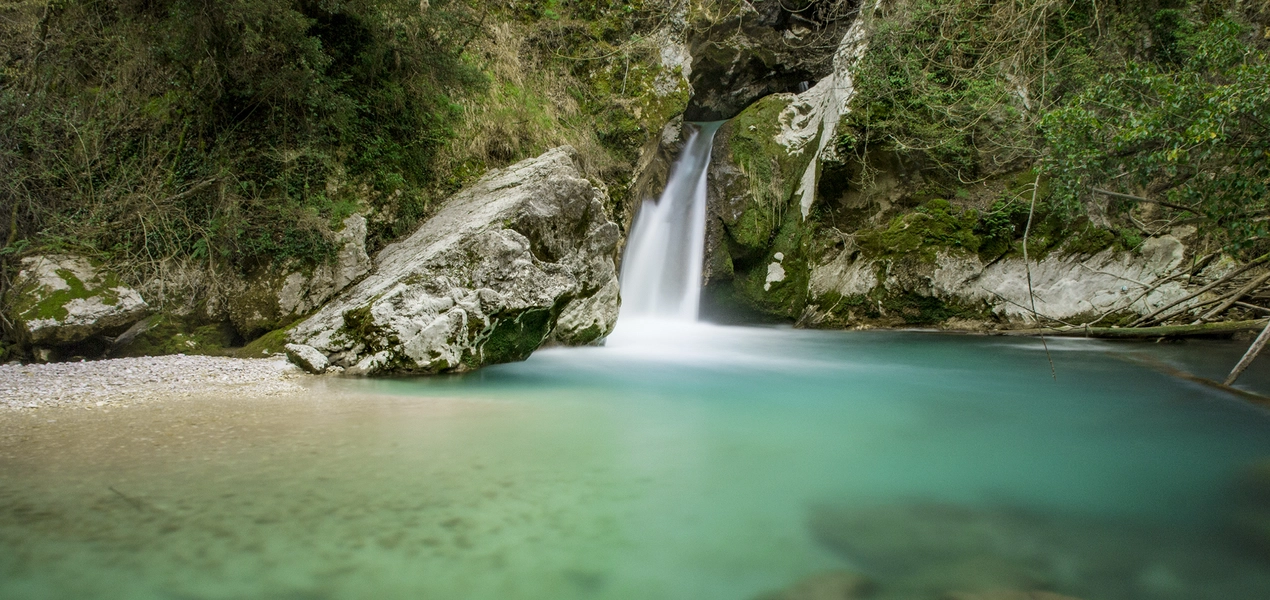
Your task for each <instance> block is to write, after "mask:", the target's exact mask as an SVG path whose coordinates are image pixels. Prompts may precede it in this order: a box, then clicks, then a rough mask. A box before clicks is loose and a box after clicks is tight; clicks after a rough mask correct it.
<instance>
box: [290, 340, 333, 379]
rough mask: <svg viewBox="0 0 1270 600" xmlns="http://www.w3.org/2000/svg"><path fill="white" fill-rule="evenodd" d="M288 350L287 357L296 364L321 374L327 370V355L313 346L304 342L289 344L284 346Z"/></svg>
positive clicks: (315, 373)
mask: <svg viewBox="0 0 1270 600" xmlns="http://www.w3.org/2000/svg"><path fill="white" fill-rule="evenodd" d="M284 348H286V351H287V359H289V360H290V361H291V362H292V363H294V364H295V365H296V366H298V367H300V368H301V369H304V370H305V371H308V372H310V373H313V374H314V375H321V374H322V373H325V372H326V366H327V364H328V363H327V360H326V355H325V354H322V353H321V352H318V351H317V349H316V348H314V347H313V346H306V345H304V344H287V345H286V346H284Z"/></svg>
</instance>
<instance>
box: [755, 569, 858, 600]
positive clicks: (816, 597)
mask: <svg viewBox="0 0 1270 600" xmlns="http://www.w3.org/2000/svg"><path fill="white" fill-rule="evenodd" d="M875 590H876V586H875V585H874V584H873V581H872V580H870V579H869V578H868V577H865V576H864V575H861V574H859V573H854V572H852V571H846V570H842V569H838V570H833V571H824V572H821V573H815V574H813V575H809V576H807V577H804V578H803V579H801V580H799V581H798V582H797V583H795V584H794V585H791V586H789V587H788V588H785V589H783V590H780V591H777V592H770V593H767V594H763V595H761V596H759V597H757V598H755V600H859V599H861V598H868V597H870V596H872V595H873V593H874V591H875Z"/></svg>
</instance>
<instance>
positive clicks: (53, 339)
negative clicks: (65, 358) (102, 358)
mask: <svg viewBox="0 0 1270 600" xmlns="http://www.w3.org/2000/svg"><path fill="white" fill-rule="evenodd" d="M11 293H13V294H15V295H16V296H15V298H14V299H13V300H12V301H11V302H10V303H9V304H10V306H11V307H12V318H13V321H14V323H15V324H17V326H18V328H19V329H20V330H21V333H22V336H23V337H24V339H25V341H26V342H27V343H29V344H32V345H35V346H58V345H65V344H74V343H77V342H82V341H84V340H87V339H88V338H90V337H93V336H97V335H110V334H117V333H119V332H120V331H122V330H125V329H127V328H128V326H130V325H132V324H133V323H136V322H137V321H139V320H141V319H142V318H144V317H145V316H146V314H147V313H148V312H149V310H150V307H149V306H148V305H147V304H146V302H145V300H143V299H142V298H141V294H139V293H137V291H136V290H134V289H132V288H131V287H128V286H126V285H124V284H123V283H121V282H120V281H119V278H118V277H117V276H115V274H113V273H110V272H108V271H104V270H101V269H99V268H97V267H96V266H94V265H93V264H92V263H91V262H89V260H88V259H87V258H84V257H81V256H70V255H44V256H32V257H27V258H24V259H22V268H21V270H20V271H19V272H18V276H17V279H16V280H15V282H14V286H13V290H12V292H11Z"/></svg>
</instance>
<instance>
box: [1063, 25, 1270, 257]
mask: <svg viewBox="0 0 1270 600" xmlns="http://www.w3.org/2000/svg"><path fill="white" fill-rule="evenodd" d="M1156 23H1157V24H1161V26H1164V25H1167V27H1168V30H1169V35H1168V37H1167V40H1166V44H1165V48H1164V50H1163V51H1162V52H1161V54H1162V56H1161V58H1160V59H1159V60H1155V61H1137V60H1135V61H1130V62H1129V63H1128V64H1127V65H1126V67H1125V69H1124V70H1123V71H1118V72H1112V73H1108V74H1106V75H1105V76H1103V77H1101V78H1100V79H1098V80H1097V81H1096V82H1095V83H1093V84H1092V85H1090V86H1089V87H1088V88H1086V89H1084V90H1082V91H1081V92H1080V93H1079V94H1076V95H1075V96H1074V97H1072V98H1071V99H1070V101H1068V102H1067V103H1065V104H1064V105H1063V106H1062V107H1060V108H1058V109H1056V110H1054V111H1052V112H1051V113H1049V114H1048V115H1046V117H1045V120H1044V123H1043V129H1044V132H1045V135H1046V140H1047V142H1048V144H1049V146H1050V148H1051V152H1052V153H1051V156H1050V157H1049V158H1048V160H1047V161H1046V169H1047V171H1048V172H1049V173H1050V174H1051V175H1052V176H1053V178H1054V181H1055V184H1056V192H1057V194H1056V201H1057V202H1058V203H1060V204H1061V205H1062V206H1064V207H1065V208H1067V209H1068V210H1078V208H1079V206H1080V205H1081V204H1082V201H1083V200H1085V199H1086V198H1089V197H1090V194H1091V192H1092V190H1093V189H1094V188H1099V187H1104V188H1110V189H1113V190H1114V191H1125V192H1128V193H1130V194H1133V195H1141V196H1146V197H1148V198H1152V199H1161V200H1165V201H1167V202H1169V203H1171V204H1173V205H1176V206H1182V207H1191V208H1192V209H1193V211H1191V212H1194V213H1195V214H1197V215H1198V216H1200V217H1202V218H1203V219H1204V221H1206V222H1207V223H1208V224H1211V225H1213V226H1214V227H1213V228H1214V229H1216V230H1219V231H1221V232H1224V234H1225V236H1226V240H1227V242H1228V243H1229V245H1230V246H1231V247H1233V248H1240V247H1246V246H1249V245H1251V244H1253V243H1254V242H1255V241H1256V240H1258V239H1261V238H1264V237H1265V236H1266V234H1267V231H1266V225H1265V220H1264V219H1262V218H1259V217H1261V216H1263V215H1265V214H1266V212H1267V211H1270V188H1268V187H1267V185H1270V61H1267V57H1266V53H1265V52H1264V51H1263V50H1261V49H1258V48H1257V47H1256V46H1254V45H1252V44H1250V43H1249V39H1248V28H1247V27H1246V26H1244V25H1242V24H1241V23H1239V22H1237V21H1235V20H1232V19H1230V18H1226V17H1222V18H1218V19H1216V20H1213V21H1211V22H1201V21H1197V20H1195V19H1194V18H1193V16H1192V14H1191V13H1189V12H1180V11H1173V12H1169V11H1161V12H1160V13H1157V15H1156ZM1121 237H1122V239H1123V240H1124V243H1125V244H1127V245H1132V244H1133V240H1134V239H1135V238H1138V237H1139V236H1138V234H1137V233H1136V232H1134V233H1131V234H1127V235H1122V236H1121Z"/></svg>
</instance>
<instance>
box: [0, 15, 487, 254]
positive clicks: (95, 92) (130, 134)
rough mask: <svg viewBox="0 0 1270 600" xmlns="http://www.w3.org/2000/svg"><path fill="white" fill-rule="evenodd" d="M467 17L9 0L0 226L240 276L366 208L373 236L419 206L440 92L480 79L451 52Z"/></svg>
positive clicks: (443, 121)
mask: <svg viewBox="0 0 1270 600" xmlns="http://www.w3.org/2000/svg"><path fill="white" fill-rule="evenodd" d="M474 12H475V9H474V8H473V7H472V6H469V5H468V4H466V3H465V2H464V1H462V0H434V1H433V2H431V8H429V9H427V10H421V9H420V6H419V3H417V2H413V1H410V0H305V1H295V0H226V1H223V2H216V3H211V4H209V3H205V2H201V1H196V0H159V1H153V2H105V1H101V0H73V1H68V2H59V3H55V4H53V5H51V6H50V8H49V10H48V11H44V12H39V11H35V10H34V9H32V10H31V11H28V12H27V13H21V12H17V13H15V14H18V15H19V16H22V17H24V18H26V19H27V20H28V23H27V24H28V25H33V26H32V27H31V28H30V29H29V30H27V32H26V33H23V34H22V35H12V36H5V37H6V39H5V40H3V41H0V53H2V54H4V55H5V58H6V59H7V60H6V61H5V64H6V65H7V66H6V67H5V70H4V72H3V75H2V76H0V77H2V78H0V114H3V115H5V118H3V119H0V167H3V169H4V172H5V173H6V181H5V182H4V184H2V185H0V199H2V200H3V201H2V202H0V205H3V206H5V207H11V209H12V210H13V211H14V213H13V214H14V215H15V221H16V223H17V226H16V227H14V228H13V229H11V230H10V231H11V232H14V231H16V232H17V235H16V236H15V237H18V238H21V239H29V240H32V241H33V243H34V245H35V246H36V247H43V248H52V249H67V250H74V251H77V252H81V253H85V254H89V255H95V256H99V257H102V258H107V259H112V260H114V261H116V262H125V263H128V264H130V265H134V266H135V265H143V266H144V265H151V266H153V265H155V264H157V263H158V262H160V261H162V260H164V259H166V258H169V257H192V258H197V259H206V260H210V261H216V262H221V263H228V264H230V265H233V266H236V267H238V268H239V269H240V270H244V271H246V270H249V269H250V268H251V266H252V265H254V264H256V263H258V262H261V261H265V262H268V261H275V260H279V259H286V258H296V259H300V260H302V261H305V262H309V263H316V262H322V261H323V260H326V259H328V258H330V257H331V256H332V255H333V254H334V252H335V250H336V248H335V245H334V242H333V236H332V231H331V224H332V223H338V222H339V220H340V219H341V216H342V215H347V214H348V213H349V212H350V210H352V209H354V208H356V207H357V206H358V205H359V204H369V206H367V207H366V208H371V209H374V210H375V211H377V212H379V213H380V214H382V215H387V216H388V217H390V218H381V219H377V220H376V219H372V229H371V238H372V240H371V241H372V245H377V244H382V243H384V242H385V241H387V240H390V239H392V238H393V237H395V236H396V235H399V234H400V233H401V232H402V231H403V230H406V229H409V228H410V227H411V225H412V224H413V223H414V222H416V221H417V220H418V219H419V218H420V217H422V216H423V215H424V213H425V212H426V209H427V203H428V187H429V185H430V184H431V183H432V181H433V180H434V177H435V175H434V173H433V171H432V165H433V163H434V158H435V156H436V154H437V153H438V152H439V151H440V150H441V149H442V148H443V147H444V146H445V144H446V143H447V140H448V139H449V136H450V135H451V128H452V124H453V122H454V120H455V119H456V117H457V114H456V105H455V103H454V102H453V100H451V98H452V97H453V96H454V95H455V94H462V93H465V92H466V91H468V90H477V89H479V88H480V86H481V81H482V79H481V77H480V74H479V73H478V72H477V71H476V70H474V69H472V68H471V67H470V66H468V65H467V64H466V63H465V61H464V59H463V57H462V50H463V44H465V43H466V40H467V39H469V38H470V36H471V35H473V34H474V33H475V27H476V24H477V22H476V19H475V18H474ZM32 30H33V31H34V33H30V31H32ZM6 33H9V32H6ZM359 187H360V188H361V189H360V190H359ZM6 216H8V215H6Z"/></svg>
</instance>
